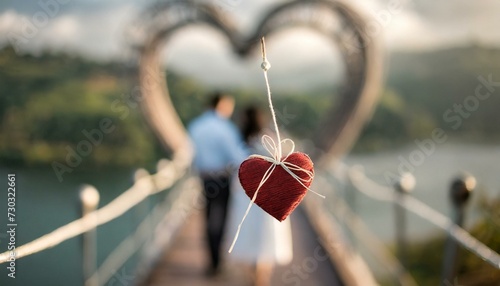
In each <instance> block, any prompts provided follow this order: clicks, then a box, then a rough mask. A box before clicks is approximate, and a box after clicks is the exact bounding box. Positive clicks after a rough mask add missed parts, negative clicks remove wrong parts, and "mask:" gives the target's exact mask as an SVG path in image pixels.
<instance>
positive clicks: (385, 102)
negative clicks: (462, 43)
mask: <svg viewBox="0 0 500 286" xmlns="http://www.w3.org/2000/svg"><path fill="white" fill-rule="evenodd" d="M387 71H388V75H387V76H388V78H387V82H386V91H385V92H384V94H383V98H382V100H381V104H380V106H379V108H378V109H377V111H376V113H375V114H374V117H373V120H372V122H370V124H369V125H368V126H367V127H366V128H365V131H364V133H363V136H362V138H361V140H360V142H358V143H359V144H358V146H357V150H362V149H365V148H368V149H378V148H386V147H392V146H393V145H394V144H400V143H402V142H408V141H410V140H412V139H415V138H428V137H430V136H431V133H432V130H433V129H434V128H436V127H439V128H442V129H444V130H445V131H446V132H447V134H449V135H451V136H454V137H456V138H460V139H462V140H467V141H472V142H478V143H491V142H493V140H498V139H499V138H500V124H498V123H499V122H500V112H498V110H499V107H500V49H495V48H485V47H478V46H470V47H464V48H454V49H448V50H440V51H434V52H426V53H396V54H393V55H392V56H391V58H390V59H389V63H388V67H387ZM479 77H482V78H483V79H484V80H480V79H479ZM488 78H491V79H492V81H493V82H495V83H494V84H492V85H491V86H484V87H479V86H481V85H484V84H483V83H482V81H487V80H488ZM477 88H478V91H479V95H476V89H477ZM488 94H489V96H488ZM486 97H487V98H486ZM385 137H387V138H385ZM394 142H395V143H394ZM370 145H371V146H370Z"/></svg>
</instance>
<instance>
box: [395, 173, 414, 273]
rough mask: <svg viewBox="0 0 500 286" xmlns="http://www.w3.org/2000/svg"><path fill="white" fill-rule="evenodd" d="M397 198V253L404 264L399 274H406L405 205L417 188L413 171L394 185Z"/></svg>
mask: <svg viewBox="0 0 500 286" xmlns="http://www.w3.org/2000/svg"><path fill="white" fill-rule="evenodd" d="M394 188H395V190H396V191H395V193H394V195H395V200H394V219H395V223H396V231H395V234H396V238H395V239H396V253H397V257H398V259H399V261H400V263H401V265H402V266H403V269H400V270H399V272H400V273H399V275H400V276H401V275H404V274H405V273H406V272H405V269H406V268H407V267H408V256H407V249H408V243H407V242H408V239H407V236H406V209H405V208H404V207H403V205H402V204H403V203H404V200H405V199H406V196H407V195H408V194H409V193H411V192H412V191H413V189H414V188H415V177H414V176H413V175H412V174H411V173H404V174H402V175H401V177H400V178H399V181H398V182H396V184H395V185H394Z"/></svg>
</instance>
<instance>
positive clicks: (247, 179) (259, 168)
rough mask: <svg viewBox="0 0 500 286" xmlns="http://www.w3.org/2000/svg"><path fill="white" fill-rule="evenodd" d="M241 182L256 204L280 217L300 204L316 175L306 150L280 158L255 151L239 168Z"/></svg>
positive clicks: (278, 218)
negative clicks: (259, 154)
mask: <svg viewBox="0 0 500 286" xmlns="http://www.w3.org/2000/svg"><path fill="white" fill-rule="evenodd" d="M238 177H239V179H240V183H241V186H242V187H243V189H244V190H245V193H246V194H247V195H248V196H249V197H250V198H251V199H252V198H253V197H254V196H255V200H254V202H255V204H257V205H258V206H259V207H260V208H262V209H263V210H264V211H265V212H267V213H268V214H270V215H271V216H273V217H274V218H276V219H277V220H279V221H283V220H285V219H286V218H287V217H288V216H289V215H290V214H291V213H292V212H293V210H294V209H295V208H296V207H297V206H298V205H299V204H300V202H301V201H302V199H303V198H304V196H305V195H306V193H307V191H308V190H309V187H310V186H311V183H312V181H313V178H314V169H313V162H312V161H311V159H310V158H309V156H308V155H307V154H304V153H302V152H293V153H291V154H289V155H287V156H286V157H284V158H282V159H281V160H280V161H276V160H274V159H273V160H269V158H268V157H263V156H257V155H253V156H250V158H248V159H247V160H245V161H244V162H243V163H242V164H241V165H240V169H239V171H238Z"/></svg>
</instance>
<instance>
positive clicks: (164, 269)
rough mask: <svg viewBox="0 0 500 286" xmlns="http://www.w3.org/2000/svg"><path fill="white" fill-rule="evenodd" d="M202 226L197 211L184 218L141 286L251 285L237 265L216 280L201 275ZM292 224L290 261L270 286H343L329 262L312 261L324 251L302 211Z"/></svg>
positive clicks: (204, 260)
mask: <svg viewBox="0 0 500 286" xmlns="http://www.w3.org/2000/svg"><path fill="white" fill-rule="evenodd" d="M203 223H204V218H203V215H202V213H200V212H195V213H194V214H192V215H191V217H189V218H188V219H187V221H186V223H185V225H184V226H183V227H182V229H181V230H180V232H179V234H178V235H177V237H176V239H175V242H174V243H173V245H172V247H171V248H170V249H169V250H167V252H166V253H165V254H164V255H163V257H162V258H161V259H160V261H159V262H158V264H157V265H156V268H155V269H154V270H153V271H152V273H151V274H150V276H149V277H148V279H147V280H146V281H145V283H143V286H159V285H175V286H184V285H186V286H188V285H189V286H193V285H194V286H197V285H198V286H205V285H207V286H208V285H214V286H215V285H220V286H225V285H232V286H235V285H252V281H251V278H250V277H249V275H248V274H247V272H245V271H244V270H243V269H241V268H240V267H238V266H236V265H228V264H227V263H226V264H225V265H224V267H223V269H224V271H223V273H222V274H220V275H218V276H216V277H212V278H210V277H207V276H206V275H205V274H204V273H205V269H206V267H207V265H208V253H207V251H206V247H205V241H204V232H203V229H204V228H203ZM291 224H292V235H293V251H294V257H293V261H292V262H291V263H290V264H289V265H286V266H280V267H278V268H276V269H275V270H274V272H273V276H272V281H271V285H273V286H279V285H315V286H322V285H325V286H326V285H328V286H335V285H343V284H342V282H341V281H340V279H339V276H338V275H337V273H336V271H335V269H334V267H333V266H332V264H331V262H330V261H329V260H328V259H327V260H323V261H320V260H322V259H315V254H314V253H315V252H316V253H321V254H323V253H325V252H324V250H323V249H322V246H321V245H320V244H319V241H318V237H317V236H316V233H315V232H314V231H313V230H312V228H311V226H310V224H309V222H308V220H307V218H306V217H305V215H304V213H303V212H302V210H300V209H297V210H296V211H295V212H294V213H293V214H292V217H291ZM318 247H319V248H321V251H320V249H318ZM317 256H318V255H316V257H317ZM226 261H227V259H226Z"/></svg>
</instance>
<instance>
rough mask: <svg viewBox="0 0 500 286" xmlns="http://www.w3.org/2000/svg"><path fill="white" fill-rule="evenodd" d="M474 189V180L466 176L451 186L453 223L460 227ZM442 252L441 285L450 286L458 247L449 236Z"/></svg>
mask: <svg viewBox="0 0 500 286" xmlns="http://www.w3.org/2000/svg"><path fill="white" fill-rule="evenodd" d="M475 187H476V179H475V178H474V177H473V176H471V175H467V174H465V175H462V176H460V177H458V178H456V179H455V180H454V181H453V182H452V184H451V188H450V200H451V202H452V206H453V221H454V223H455V224H457V225H458V226H460V227H462V226H463V223H464V219H465V206H466V204H467V202H468V200H469V197H470V195H471V193H472V191H473V190H474V188H475ZM444 251H445V252H444V257H443V265H442V278H441V280H442V281H441V285H450V283H453V280H454V279H453V277H454V276H455V271H456V262H457V252H458V245H457V242H456V241H455V240H454V239H453V238H452V237H451V236H449V235H448V239H447V241H446V244H445V250H444Z"/></svg>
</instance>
